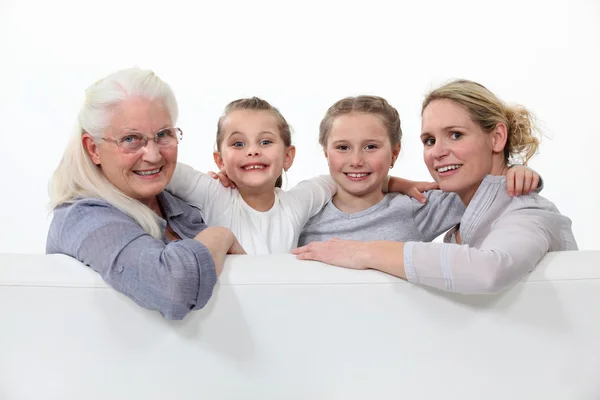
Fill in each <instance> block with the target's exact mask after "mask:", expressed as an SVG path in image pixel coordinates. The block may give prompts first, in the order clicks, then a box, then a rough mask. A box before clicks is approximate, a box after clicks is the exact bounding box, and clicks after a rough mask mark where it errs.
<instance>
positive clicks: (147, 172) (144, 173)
mask: <svg viewBox="0 0 600 400" xmlns="http://www.w3.org/2000/svg"><path fill="white" fill-rule="evenodd" d="M162 169H163V167H160V168H156V169H153V170H150V171H133V173H134V174H136V175H139V176H150V175H156V174H158V173H160V171H162Z"/></svg>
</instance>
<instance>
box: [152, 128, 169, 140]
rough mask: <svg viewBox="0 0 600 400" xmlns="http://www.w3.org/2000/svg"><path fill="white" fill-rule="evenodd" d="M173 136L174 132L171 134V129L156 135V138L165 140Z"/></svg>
mask: <svg viewBox="0 0 600 400" xmlns="http://www.w3.org/2000/svg"><path fill="white" fill-rule="evenodd" d="M171 136H173V132H171V130H170V129H163V130H162V131H160V132H158V133H157V134H156V137H157V138H159V139H164V138H166V137H171Z"/></svg>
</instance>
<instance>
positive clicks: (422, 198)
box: [408, 188, 427, 204]
mask: <svg viewBox="0 0 600 400" xmlns="http://www.w3.org/2000/svg"><path fill="white" fill-rule="evenodd" d="M408 195H409V196H411V197H414V198H415V199H416V200H417V201H418V202H419V203H421V204H425V203H427V197H426V196H425V195H424V194H423V193H421V192H419V191H418V190H417V188H412V189H411V190H410V193H409V194H408Z"/></svg>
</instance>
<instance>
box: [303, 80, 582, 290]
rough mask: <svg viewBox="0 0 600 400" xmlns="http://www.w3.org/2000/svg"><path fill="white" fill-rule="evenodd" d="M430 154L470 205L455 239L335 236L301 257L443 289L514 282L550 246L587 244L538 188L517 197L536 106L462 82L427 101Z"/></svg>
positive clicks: (446, 183)
mask: <svg viewBox="0 0 600 400" xmlns="http://www.w3.org/2000/svg"><path fill="white" fill-rule="evenodd" d="M422 117H423V121H422V133H421V139H422V141H423V145H424V159H425V163H426V165H427V167H428V169H429V172H430V173H431V175H432V176H433V178H434V179H435V180H436V181H437V182H438V183H439V185H440V188H441V189H442V190H443V191H445V192H454V193H456V194H457V195H458V196H459V197H460V199H461V201H462V202H463V204H464V205H465V206H466V207H467V209H466V211H465V214H464V216H463V218H462V219H461V222H460V224H459V225H457V226H456V227H455V228H454V229H453V230H452V231H450V232H449V234H447V235H446V237H445V239H444V242H445V243H422V242H410V241H409V242H407V243H402V242H393V241H372V242H358V241H352V240H330V241H328V242H313V243H310V244H309V245H307V246H303V247H301V248H298V249H296V250H294V253H295V254H297V256H298V258H299V259H304V260H318V261H323V262H326V263H329V264H333V265H338V266H343V267H347V268H354V269H367V268H372V269H378V270H381V271H383V272H387V273H389V274H392V275H395V276H398V277H401V278H404V279H407V280H408V281H410V282H414V283H421V284H424V285H428V286H432V287H436V288H439V289H442V290H447V291H454V292H460V293H494V292H498V291H500V290H503V289H505V288H507V287H510V286H511V285H514V284H515V283H516V282H518V281H519V280H520V279H522V278H523V277H524V276H525V275H526V274H527V273H529V272H530V271H531V270H532V269H533V268H534V267H535V265H536V264H537V263H538V262H539V261H540V260H541V259H542V257H543V256H544V255H545V254H546V253H547V252H550V251H560V250H577V244H576V242H575V238H574V237H573V232H572V231H571V220H570V219H569V218H567V217H565V216H563V215H561V214H560V213H559V212H558V210H557V209H556V207H555V206H554V204H552V203H551V202H550V201H548V200H546V199H544V198H542V197H541V196H539V195H537V194H535V193H532V194H529V195H525V196H522V197H510V196H509V195H508V193H507V192H506V190H505V185H506V177H505V176H504V175H506V173H507V171H508V169H509V165H510V163H511V162H513V161H514V160H517V159H519V158H520V157H522V158H523V159H524V160H525V162H527V160H528V159H529V158H530V157H531V156H532V155H533V154H534V153H535V151H536V150H537V147H538V139H537V138H536V137H535V136H534V130H533V125H532V120H531V118H530V115H529V112H528V111H527V110H525V109H524V108H522V107H508V106H507V105H505V104H504V103H503V102H502V101H500V100H499V99H498V98H497V97H496V96H495V95H494V94H493V93H491V92H490V91H489V90H487V89H486V88H485V87H483V86H481V85H479V84H477V83H475V82H470V81H455V82H452V83H449V84H447V85H444V86H442V87H441V88H439V89H436V90H434V91H433V92H432V93H430V94H429V95H428V96H427V98H426V99H425V101H424V103H423V110H422Z"/></svg>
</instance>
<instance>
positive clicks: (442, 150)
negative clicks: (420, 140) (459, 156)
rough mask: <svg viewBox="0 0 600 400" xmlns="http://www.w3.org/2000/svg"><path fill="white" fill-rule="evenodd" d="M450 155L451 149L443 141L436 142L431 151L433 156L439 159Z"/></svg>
mask: <svg viewBox="0 0 600 400" xmlns="http://www.w3.org/2000/svg"><path fill="white" fill-rule="evenodd" d="M449 153H450V149H449V148H448V146H447V145H446V143H445V142H444V141H443V140H438V141H436V142H435V144H434V145H433V148H432V149H431V154H432V155H433V157H435V158H437V159H440V158H443V157H445V156H447V155H448V154H449Z"/></svg>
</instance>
